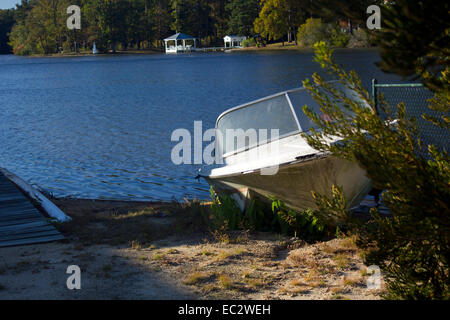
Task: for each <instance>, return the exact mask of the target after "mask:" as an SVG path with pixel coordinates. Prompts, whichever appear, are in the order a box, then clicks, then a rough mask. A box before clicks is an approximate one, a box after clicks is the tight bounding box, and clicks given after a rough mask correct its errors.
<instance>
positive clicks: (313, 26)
mask: <svg viewBox="0 0 450 320" xmlns="http://www.w3.org/2000/svg"><path fill="white" fill-rule="evenodd" d="M297 40H298V42H299V43H300V45H301V46H303V47H312V46H313V44H314V43H316V42H318V41H329V30H328V26H327V24H325V23H323V22H322V20H321V19H319V18H317V19H316V18H309V19H307V20H306V22H305V23H304V24H302V25H301V26H300V27H299V28H298V34H297Z"/></svg>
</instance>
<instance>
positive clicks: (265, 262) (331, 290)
mask: <svg viewBox="0 0 450 320" xmlns="http://www.w3.org/2000/svg"><path fill="white" fill-rule="evenodd" d="M55 203H56V204H57V205H58V206H59V207H60V208H61V209H63V211H65V212H66V213H67V214H68V215H70V216H71V217H72V218H73V221H72V222H70V223H66V224H59V225H57V228H58V229H59V230H61V231H62V232H63V233H64V235H65V236H66V240H64V241H62V242H55V243H49V244H40V245H30V246H20V247H10V248H2V249H0V299H43V298H44V299H379V298H380V293H381V292H382V291H381V290H378V291H371V290H368V289H367V288H366V279H367V277H368V275H367V272H365V270H366V267H365V266H364V264H363V263H362V259H361V257H360V253H359V251H358V249H357V248H356V246H355V245H354V241H353V239H351V238H345V239H334V240H331V241H327V242H319V243H315V244H307V243H305V242H303V241H301V240H298V239H289V238H287V237H283V236H280V235H277V234H274V233H251V232H234V233H231V234H227V235H225V236H222V237H217V235H216V236H213V235H212V234H211V233H209V232H207V231H206V230H203V229H204V226H203V225H202V222H201V218H199V216H200V214H199V210H207V206H204V207H202V206H201V205H199V206H197V207H194V209H193V207H192V206H189V207H186V206H184V205H182V204H178V203H145V202H123V201H92V200H71V199H60V200H55ZM69 265H78V266H80V268H81V290H68V289H67V286H66V280H67V277H68V276H69V274H67V273H66V270H67V267H68V266H69ZM382 289H383V287H382Z"/></svg>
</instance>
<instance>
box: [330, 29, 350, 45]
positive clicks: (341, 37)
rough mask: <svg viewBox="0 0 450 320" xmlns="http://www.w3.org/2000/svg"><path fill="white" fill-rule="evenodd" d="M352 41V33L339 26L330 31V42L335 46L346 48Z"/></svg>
mask: <svg viewBox="0 0 450 320" xmlns="http://www.w3.org/2000/svg"><path fill="white" fill-rule="evenodd" d="M349 41H350V34H349V33H348V32H345V31H342V30H341V28H340V27H339V26H337V27H336V28H332V29H331V31H330V42H331V45H332V46H333V47H338V48H345V47H346V46H347V45H348V43H349Z"/></svg>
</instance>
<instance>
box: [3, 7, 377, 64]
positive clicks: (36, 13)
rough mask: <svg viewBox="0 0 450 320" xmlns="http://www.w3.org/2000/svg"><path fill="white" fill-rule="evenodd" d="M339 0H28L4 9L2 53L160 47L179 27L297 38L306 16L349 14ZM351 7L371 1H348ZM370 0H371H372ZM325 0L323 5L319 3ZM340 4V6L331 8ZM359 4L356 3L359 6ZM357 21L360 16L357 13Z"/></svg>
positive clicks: (218, 39) (206, 37)
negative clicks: (74, 12) (74, 20)
mask: <svg viewBox="0 0 450 320" xmlns="http://www.w3.org/2000/svg"><path fill="white" fill-rule="evenodd" d="M338 2H339V1H337V0H326V1H325V0H317V1H310V0H22V2H21V3H20V4H18V5H17V6H16V8H15V9H10V10H0V52H2V53H6V52H11V51H12V52H14V53H15V54H20V55H28V54H36V53H38V54H39V53H40V54H51V53H58V52H62V51H63V52H76V51H79V50H80V49H83V48H84V49H88V48H91V47H92V45H93V43H94V41H95V43H96V46H97V48H98V49H99V50H100V51H101V52H106V51H109V50H110V51H113V52H114V51H116V50H127V49H129V48H134V49H143V48H149V49H154V48H162V46H163V42H162V39H164V38H166V37H167V36H170V35H171V34H173V33H175V32H183V33H187V34H190V35H194V36H196V37H198V38H199V39H200V42H201V43H202V44H203V45H222V38H223V37H224V36H225V35H227V34H237V35H243V36H254V35H255V34H259V35H261V36H262V37H263V38H265V39H267V40H269V41H270V40H272V41H275V40H282V41H289V42H291V41H296V33H297V30H298V27H299V26H300V25H301V24H302V23H304V22H305V20H306V19H307V18H308V17H312V16H315V17H322V18H323V19H325V20H327V19H328V20H330V21H337V19H338V18H345V19H347V18H348V17H349V15H348V13H347V12H344V11H342V10H341V9H342V8H343V7H345V6H342V4H340V3H338ZM347 2H348V4H349V5H351V6H352V8H359V7H361V13H363V12H364V10H365V8H364V5H365V4H366V3H368V1H365V0H362V1H361V0H350V1H347ZM370 2H371V3H372V2H373V1H370ZM318 4H320V5H318ZM333 4H335V8H336V10H329V8H330V7H333ZM70 5H78V6H79V7H80V8H81V17H82V20H81V21H82V26H81V30H69V29H68V28H67V26H66V20H67V18H68V17H69V15H68V14H67V8H68V7H69V6H70ZM354 11H356V10H354ZM352 18H354V19H356V21H357V20H358V18H357V17H356V18H355V17H352Z"/></svg>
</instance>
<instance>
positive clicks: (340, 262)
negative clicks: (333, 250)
mask: <svg viewBox="0 0 450 320" xmlns="http://www.w3.org/2000/svg"><path fill="white" fill-rule="evenodd" d="M333 260H334V262H335V263H336V267H337V268H338V269H341V270H343V269H346V268H347V267H348V266H349V264H350V259H349V258H348V257H347V255H345V254H342V253H339V254H337V255H336V256H334V257H333Z"/></svg>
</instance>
